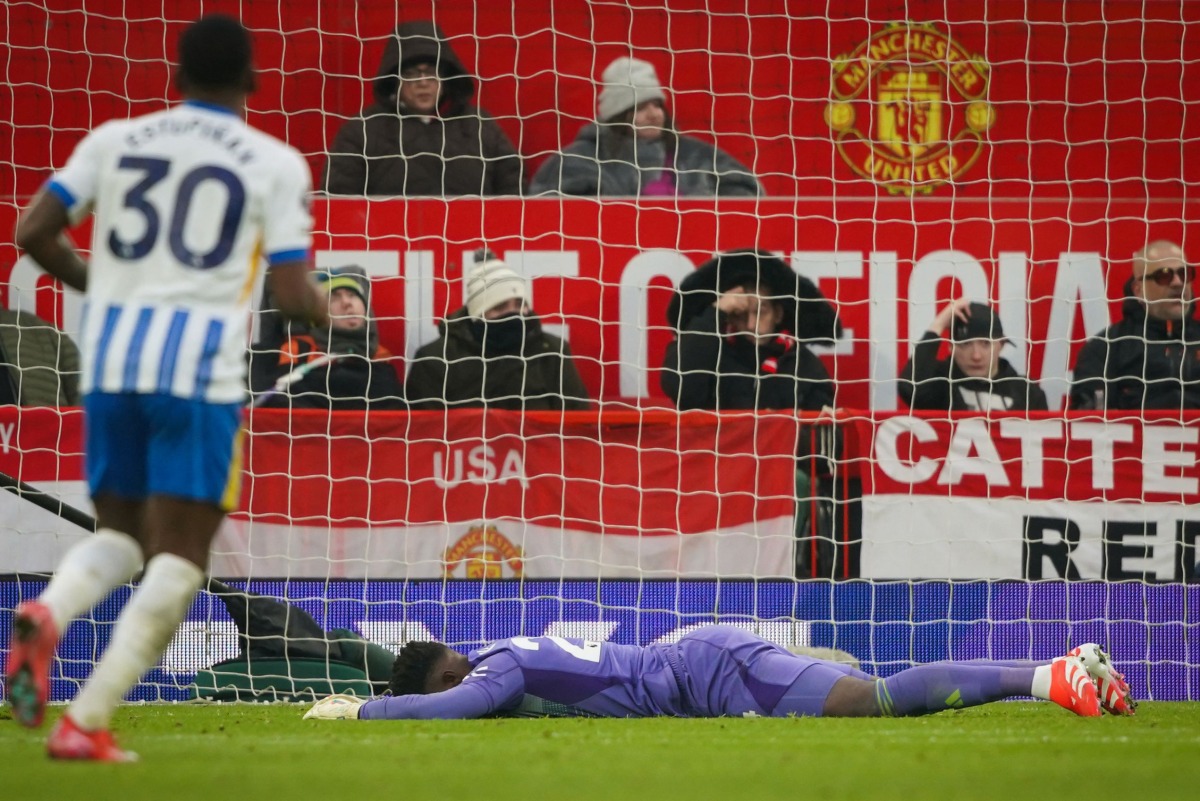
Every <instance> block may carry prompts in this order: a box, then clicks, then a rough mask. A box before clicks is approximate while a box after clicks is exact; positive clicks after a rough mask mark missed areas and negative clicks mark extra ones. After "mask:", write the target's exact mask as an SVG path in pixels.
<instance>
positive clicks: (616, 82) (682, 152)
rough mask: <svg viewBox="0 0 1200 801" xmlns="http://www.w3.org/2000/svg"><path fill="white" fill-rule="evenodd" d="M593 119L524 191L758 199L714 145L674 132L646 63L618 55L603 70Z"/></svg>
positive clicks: (744, 174)
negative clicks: (595, 114)
mask: <svg viewBox="0 0 1200 801" xmlns="http://www.w3.org/2000/svg"><path fill="white" fill-rule="evenodd" d="M601 83H602V84H603V86H602V89H601V91H600V95H599V98H598V101H597V117H596V119H597V122H596V123H594V124H588V125H585V126H584V127H583V128H582V129H581V130H580V132H579V135H578V137H577V138H576V139H575V141H574V142H572V143H571V144H570V145H568V146H567V148H566V149H565V150H563V152H562V153H561V154H555V155H553V156H551V157H550V158H548V159H547V160H546V161H545V162H544V163H543V164H542V166H541V167H540V168H539V169H538V171H537V173H536V174H535V175H534V177H533V181H532V182H531V183H530V186H529V192H530V194H534V195H536V194H563V195H585V196H591V197H596V196H601V195H609V196H613V195H615V196H631V197H633V196H641V197H677V196H678V197H683V196H712V195H721V196H738V195H740V196H743V197H757V196H758V195H760V194H762V187H761V186H759V183H758V179H757V178H755V177H754V174H753V173H751V172H750V170H749V169H747V168H746V167H745V166H744V165H743V164H742V163H741V162H739V161H738V160H737V159H735V158H734V157H733V156H731V155H729V154H728V153H726V152H725V151H724V150H721V149H720V148H719V147H717V146H715V145H713V144H710V143H708V142H705V141H703V140H700V139H697V138H695V137H693V136H687V135H685V134H681V133H678V132H677V131H676V130H675V128H674V125H673V123H672V120H671V116H670V114H669V113H668V112H667V109H666V106H665V102H666V95H665V94H664V92H663V88H662V85H661V84H660V83H659V81H658V74H657V73H656V72H655V70H654V66H653V65H652V64H650V63H649V62H647V61H642V60H641V59H636V58H625V57H622V58H618V59H616V60H614V61H613V62H612V63H611V64H609V65H608V67H607V68H605V70H604V73H603V76H602V77H601Z"/></svg>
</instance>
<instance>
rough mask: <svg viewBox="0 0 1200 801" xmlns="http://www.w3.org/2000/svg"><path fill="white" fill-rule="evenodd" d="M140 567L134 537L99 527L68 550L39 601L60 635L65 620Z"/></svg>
mask: <svg viewBox="0 0 1200 801" xmlns="http://www.w3.org/2000/svg"><path fill="white" fill-rule="evenodd" d="M141 569H142V546H140V545H138V543H137V540H135V539H134V538H133V537H131V536H129V535H128V534H123V533H121V532H120V531H117V530H115V529H111V528H102V529H100V530H99V531H97V532H96V533H95V534H92V535H91V536H90V537H87V538H86V539H84V540H82V541H80V542H79V543H77V544H76V545H75V546H74V547H73V548H71V550H69V551H67V554H66V556H64V557H63V560H62V562H61V563H60V564H59V566H58V570H56V571H55V572H54V577H53V578H52V579H50V586H48V587H46V591H45V592H43V593H42V594H41V596H40V597H39V598H38V600H39V601H40V602H41V603H43V604H45V605H46V607H47V608H49V610H50V614H51V616H52V617H53V618H54V625H55V626H56V627H57V628H58V631H59V633H60V634H61V633H62V631H63V629H65V628H66V627H67V624H68V623H70V622H71V621H72V620H74V619H75V618H77V617H79V616H80V615H81V614H83V613H84V612H86V611H87V610H89V609H91V608H92V607H93V606H95V605H96V604H98V603H100V602H101V601H102V600H104V598H105V597H106V596H107V595H108V594H109V593H110V592H112V591H113V589H114V588H116V587H117V586H119V585H121V584H124V583H125V582H127V581H129V580H130V579H132V578H133V577H134V576H135V575H137V572H138V571H139V570H141Z"/></svg>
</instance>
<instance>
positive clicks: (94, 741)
mask: <svg viewBox="0 0 1200 801" xmlns="http://www.w3.org/2000/svg"><path fill="white" fill-rule="evenodd" d="M46 750H47V751H48V752H49V754H50V758H51V759H79V760H84V761H88V762H136V761H137V758H138V756H137V754H135V753H133V752H132V751H122V750H121V749H120V748H119V747H118V746H117V741H116V740H114V739H113V736H112V732H110V731H109V730H108V729H101V730H99V731H84V730H83V729H81V728H79V724H77V723H76V722H75V721H74V720H72V719H71V716H70V715H69V714H68V715H63V716H62V718H61V719H60V720H59V721H58V723H57V724H55V726H54V729H53V730H51V732H50V739H49V740H47V741H46Z"/></svg>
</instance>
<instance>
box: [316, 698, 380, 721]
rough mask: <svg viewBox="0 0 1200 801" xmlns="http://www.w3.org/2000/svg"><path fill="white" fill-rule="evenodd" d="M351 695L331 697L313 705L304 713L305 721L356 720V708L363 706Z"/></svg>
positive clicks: (358, 699)
mask: <svg viewBox="0 0 1200 801" xmlns="http://www.w3.org/2000/svg"><path fill="white" fill-rule="evenodd" d="M365 703H366V701H364V700H363V699H361V698H356V697H355V696H353V695H331V696H329V697H328V698H322V699H321V700H320V701H317V702H316V703H315V704H313V706H312V709H310V710H308V711H307V712H305V713H304V719H305V720H358V708H359V707H360V706H362V705H363V704H365Z"/></svg>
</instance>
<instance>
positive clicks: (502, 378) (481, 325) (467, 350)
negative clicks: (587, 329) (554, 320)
mask: <svg viewBox="0 0 1200 801" xmlns="http://www.w3.org/2000/svg"><path fill="white" fill-rule="evenodd" d="M438 331H439V333H440V334H441V336H440V337H439V338H438V339H436V340H434V341H433V342H430V343H429V344H427V345H425V346H423V347H422V348H421V349H420V350H418V351H417V354H416V356H414V357H413V360H412V365H411V369H410V370H409V373H408V382H407V384H406V385H405V394H406V396H407V398H408V402H409V406H410V408H412V409H445V408H454V407H458V408H464V407H488V408H491V409H520V410H525V411H532V410H535V409H543V410H560V409H566V410H572V409H587V408H589V407H590V405H591V404H590V401H589V400H588V393H587V389H586V388H585V387H584V385H583V379H581V378H580V377H579V371H578V370H577V369H576V368H575V362H574V361H573V360H572V358H571V348H570V346H569V345H567V343H566V342H564V341H563V340H562V339H560V338H559V337H556V336H554V335H552V334H547V333H546V332H545V331H543V330H542V323H541V320H540V319H538V317H537V316H535V315H533V314H525V315H520V316H516V317H507V318H504V319H502V320H497V321H484V320H482V319H478V318H475V317H472V316H471V315H470V314H469V313H468V311H467V308H466V307H465V306H464V307H463V308H461V309H459V310H457V311H456V312H454V313H453V314H451V315H450V316H449V317H447V318H446V319H445V320H443V321H442V322H441V324H440V325H439V326H438Z"/></svg>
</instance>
